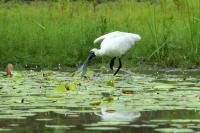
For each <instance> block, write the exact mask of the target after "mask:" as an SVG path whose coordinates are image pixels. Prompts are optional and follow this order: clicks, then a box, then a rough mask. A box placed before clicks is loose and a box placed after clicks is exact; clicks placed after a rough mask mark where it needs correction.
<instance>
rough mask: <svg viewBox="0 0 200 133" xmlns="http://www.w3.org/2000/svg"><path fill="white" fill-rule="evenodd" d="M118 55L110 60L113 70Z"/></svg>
mask: <svg viewBox="0 0 200 133" xmlns="http://www.w3.org/2000/svg"><path fill="white" fill-rule="evenodd" d="M115 59H116V57H114V58H112V60H111V61H110V69H111V70H113V66H114V62H115Z"/></svg>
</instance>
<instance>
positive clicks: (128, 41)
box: [81, 31, 141, 75]
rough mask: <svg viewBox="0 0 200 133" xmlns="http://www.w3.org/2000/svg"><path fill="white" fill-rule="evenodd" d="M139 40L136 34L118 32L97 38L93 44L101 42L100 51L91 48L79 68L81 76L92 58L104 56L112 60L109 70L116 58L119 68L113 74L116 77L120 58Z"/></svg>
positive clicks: (120, 65)
mask: <svg viewBox="0 0 200 133" xmlns="http://www.w3.org/2000/svg"><path fill="white" fill-rule="evenodd" d="M139 40H141V37H140V35H138V34H134V33H128V32H120V31H115V32H111V33H108V34H105V35H103V36H100V37H98V38H97V39H95V40H94V43H98V42H101V45H100V49H97V48H93V49H92V50H91V51H90V54H89V56H88V58H87V60H86V61H85V63H84V64H83V66H82V67H81V68H82V69H83V70H84V71H83V73H82V75H84V74H85V71H86V69H87V64H88V62H89V61H90V60H91V59H92V58H93V57H94V56H104V55H105V56H110V57H112V60H111V62H110V68H111V69H112V70H113V65H114V60H115V59H116V57H118V58H119V67H118V69H117V71H116V72H115V73H114V75H116V74H117V72H118V71H119V69H120V68H121V67H122V63H121V59H120V57H121V56H122V55H124V54H125V53H126V52H127V51H128V50H129V49H130V48H131V47H132V46H133V45H134V44H135V42H137V41H139Z"/></svg>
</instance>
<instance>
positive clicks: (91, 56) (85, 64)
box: [78, 52, 95, 76]
mask: <svg viewBox="0 0 200 133" xmlns="http://www.w3.org/2000/svg"><path fill="white" fill-rule="evenodd" d="M93 57H95V54H94V53H93V52H90V53H89V55H88V57H87V59H86V60H85V62H84V63H83V65H82V66H81V67H80V68H79V69H78V71H79V72H81V76H84V75H85V73H86V71H87V67H88V63H89V62H90V60H92V58H93Z"/></svg>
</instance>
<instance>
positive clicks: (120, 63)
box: [114, 58, 122, 76]
mask: <svg viewBox="0 0 200 133" xmlns="http://www.w3.org/2000/svg"><path fill="white" fill-rule="evenodd" d="M121 67H122V62H121V59H120V58H119V67H118V68H117V71H116V72H115V73H114V76H115V75H116V74H117V72H118V71H119V70H120V68H121Z"/></svg>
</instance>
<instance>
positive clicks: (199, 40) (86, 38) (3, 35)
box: [0, 0, 200, 67]
mask: <svg viewBox="0 0 200 133" xmlns="http://www.w3.org/2000/svg"><path fill="white" fill-rule="evenodd" d="M115 30H118V31H126V32H134V33H138V34H140V35H141V36H142V40H141V41H140V42H139V43H138V45H136V46H135V49H131V50H130V51H129V52H128V53H127V55H126V56H124V57H123V58H124V62H126V63H124V64H129V65H133V64H141V63H144V64H158V65H162V66H178V67H195V66H199V65H200V0H162V1H161V2H156V3H152V2H136V1H135V0H123V1H117V2H104V3H101V4H99V5H97V6H96V7H95V10H94V8H93V4H92V3H90V2H86V1H78V2H67V1H60V2H31V3H20V2H8V3H1V4H0V61H1V62H0V64H2V65H5V64H7V63H13V64H20V65H25V64H38V65H42V66H55V65H57V64H62V65H63V64H67V65H75V64H80V63H82V62H83V60H84V59H85V58H86V56H87V54H88V51H89V50H90V49H91V48H93V47H99V46H98V45H93V40H94V39H95V38H96V37H98V36H100V35H102V34H105V33H107V32H111V31H115ZM108 59H109V58H106V59H104V60H102V59H97V60H96V61H97V62H102V61H103V62H104V61H105V60H108Z"/></svg>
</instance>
